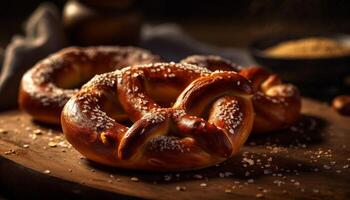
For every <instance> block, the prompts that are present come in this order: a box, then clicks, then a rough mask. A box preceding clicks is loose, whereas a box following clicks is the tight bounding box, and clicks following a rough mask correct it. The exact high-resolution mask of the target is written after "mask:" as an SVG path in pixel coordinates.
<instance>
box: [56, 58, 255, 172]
mask: <svg viewBox="0 0 350 200" xmlns="http://www.w3.org/2000/svg"><path fill="white" fill-rule="evenodd" d="M252 92H253V90H252V88H251V85H250V83H249V81H248V80H247V79H245V78H244V77H242V76H240V75H238V74H237V73H235V72H215V73H212V72H211V71H209V70H207V69H205V68H201V67H198V66H194V65H189V64H175V63H155V64H149V65H138V66H133V67H127V68H124V69H122V70H117V71H114V72H110V73H106V74H102V75H97V76H95V77H94V78H93V79H92V80H90V81H89V82H88V83H87V84H85V85H84V86H83V87H82V89H81V90H80V91H79V92H78V93H77V94H76V95H74V96H73V97H72V98H71V99H70V100H69V101H68V102H67V104H66V105H65V107H64V109H63V111H62V116H61V123H62V128H63V132H64V134H65V136H66V138H67V140H68V141H69V142H70V143H71V144H72V145H73V147H75V148H76V149H77V150H78V151H79V152H80V153H82V154H83V155H85V156H86V157H87V158H89V159H91V160H93V161H96V162H99V163H102V164H106V165H110V166H117V167H121V168H129V169H142V170H152V171H182V170H190V169H198V168H204V167H207V166H211V165H214V164H217V163H220V162H222V161H225V160H226V159H228V158H229V157H231V156H232V155H233V154H235V153H236V152H237V151H238V150H239V148H240V147H241V146H242V145H243V143H244V142H245V140H246V139H247V137H248V135H249V133H250V131H251V128H252V125H253V120H254V113H253V105H252ZM128 120H129V121H131V122H132V125H131V126H130V127H129V126H128V125H127V124H130V122H129V123H128V122H126V121H128Z"/></svg>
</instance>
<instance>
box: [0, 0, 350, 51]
mask: <svg viewBox="0 0 350 200" xmlns="http://www.w3.org/2000/svg"><path fill="white" fill-rule="evenodd" d="M41 2H43V1H40V0H10V1H1V3H0V25H1V26H0V45H1V46H4V45H6V43H7V42H8V41H9V39H10V38H11V36H12V35H13V34H14V33H19V32H20V31H21V25H22V23H23V21H24V20H25V19H26V18H27V17H28V16H29V15H30V13H31V12H32V11H33V10H34V9H35V8H36V7H37V6H38V5H39V4H40V3H41ZM51 2H54V3H55V4H56V5H58V6H59V7H60V8H62V7H63V5H64V4H65V2H66V1H64V0H55V1H51ZM131 9H140V10H142V12H143V13H144V21H145V22H149V23H153V24H157V23H162V22H176V23H179V24H181V25H182V26H183V27H184V29H185V30H186V31H187V32H188V33H189V34H191V35H192V36H193V37H195V38H197V39H200V40H202V41H204V42H208V43H212V44H217V45H223V46H239V47H245V46H248V45H249V44H250V43H251V42H252V41H253V40H254V39H256V38H259V37H262V36H264V35H269V34H271V33H275V34H285V33H305V32H306V33H329V32H331V33H333V32H342V33H350V23H349V22H350V2H349V1H346V0H285V1H283V0H237V1H232V0H215V1H199V0H177V1H170V0H167V1H164V0H135V1H134V6H133V8H131Z"/></svg>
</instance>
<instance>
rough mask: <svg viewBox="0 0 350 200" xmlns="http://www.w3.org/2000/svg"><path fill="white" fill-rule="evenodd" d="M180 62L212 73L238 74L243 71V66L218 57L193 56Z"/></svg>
mask: <svg viewBox="0 0 350 200" xmlns="http://www.w3.org/2000/svg"><path fill="white" fill-rule="evenodd" d="M180 62H181V63H187V64H192V65H197V66H199V67H205V68H207V69H209V70H211V71H216V70H223V71H235V72H238V71H240V70H241V69H242V67H241V66H239V65H237V64H235V63H233V62H231V61H230V60H227V59H225V58H223V57H220V56H216V55H192V56H188V57H187V58H185V59H183V60H181V61H180Z"/></svg>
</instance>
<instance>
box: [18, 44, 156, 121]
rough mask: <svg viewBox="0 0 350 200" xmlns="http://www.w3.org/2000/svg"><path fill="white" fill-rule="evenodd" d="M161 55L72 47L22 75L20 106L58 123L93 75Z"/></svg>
mask: <svg viewBox="0 0 350 200" xmlns="http://www.w3.org/2000/svg"><path fill="white" fill-rule="evenodd" d="M158 60H159V57H158V56H156V55H152V54H151V53H150V52H148V51H146V50H143V49H139V48H134V47H87V48H78V47H70V48H66V49H63V50H61V51H59V52H57V53H55V54H53V55H51V56H49V57H48V58H46V59H43V60H42V61H40V62H38V63H37V64H36V65H35V66H34V67H33V68H31V69H30V70H29V71H28V72H26V73H25V75H24V76H23V78H22V81H21V86H20V91H19V106H20V108H21V109H22V110H24V111H26V112H27V113H29V114H30V115H31V116H32V117H33V118H34V119H35V120H38V121H41V122H46V123H51V124H59V123H60V115H61V111H62V108H63V106H64V104H65V103H66V102H67V101H68V100H69V99H70V97H71V96H73V94H75V93H77V92H78V90H77V89H74V88H80V86H81V85H83V84H84V83H86V82H87V81H88V80H90V79H91V78H92V77H93V76H94V75H96V74H101V73H105V72H110V71H114V70H115V69H120V68H122V67H126V66H129V65H134V64H146V63H151V62H154V61H158Z"/></svg>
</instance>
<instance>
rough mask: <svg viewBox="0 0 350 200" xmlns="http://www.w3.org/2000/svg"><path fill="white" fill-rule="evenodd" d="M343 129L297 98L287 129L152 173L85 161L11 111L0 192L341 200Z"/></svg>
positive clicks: (5, 119) (347, 159)
mask: <svg viewBox="0 0 350 200" xmlns="http://www.w3.org/2000/svg"><path fill="white" fill-rule="evenodd" d="M349 124H350V118H346V117H341V116H340V115H338V114H337V113H335V112H334V111H333V110H332V109H331V108H329V107H328V106H327V105H325V104H321V103H318V102H315V101H312V100H308V99H305V100H303V117H302V119H301V120H300V122H298V123H297V124H296V125H295V126H293V127H291V128H290V129H289V130H287V131H284V132H279V133H275V134H270V135H265V136H255V137H251V138H250V139H249V141H248V142H247V144H246V145H245V147H244V148H243V149H242V151H241V153H240V154H239V155H238V156H236V157H234V158H233V159H231V160H230V161H228V162H226V163H224V164H222V165H220V166H215V167H211V168H208V169H204V170H198V171H191V172H181V173H176V172H174V173H154V172H142V171H130V170H122V169H113V168H109V167H104V166H101V165H98V164H96V163H93V162H90V161H88V160H86V159H84V158H83V157H82V156H81V155H80V154H79V153H78V152H77V151H76V150H75V149H74V148H71V147H70V146H69V144H68V143H67V142H66V141H65V140H64V137H63V135H62V134H61V131H60V128H57V127H47V126H44V125H41V124H37V123H35V122H32V121H31V120H30V118H29V116H27V115H26V114H23V113H21V112H19V111H11V112H4V113H2V114H0V128H1V129H2V130H0V154H1V156H0V184H1V189H0V190H1V191H6V192H7V193H9V194H10V195H12V196H15V197H30V196H40V197H47V198H62V197H67V195H69V196H70V197H74V198H78V197H83V198H101V199H102V198H119V199H124V198H131V197H134V198H147V199H250V198H252V197H254V198H256V197H264V198H266V199H349V198H350V176H349V175H350V169H349V164H350V143H349V141H350V125H349ZM132 177H135V178H132ZM136 178H137V179H138V180H139V181H137V182H136V181H133V180H134V179H136Z"/></svg>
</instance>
